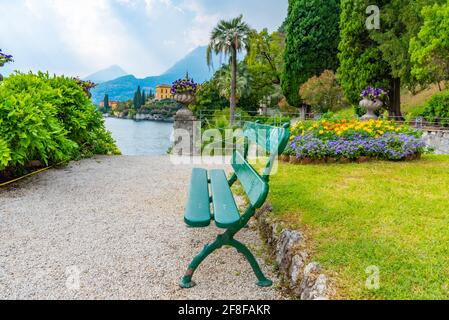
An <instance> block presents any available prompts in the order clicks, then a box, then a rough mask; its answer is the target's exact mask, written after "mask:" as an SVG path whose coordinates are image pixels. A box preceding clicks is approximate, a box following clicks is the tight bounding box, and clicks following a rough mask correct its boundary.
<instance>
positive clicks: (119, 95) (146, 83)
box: [92, 47, 220, 104]
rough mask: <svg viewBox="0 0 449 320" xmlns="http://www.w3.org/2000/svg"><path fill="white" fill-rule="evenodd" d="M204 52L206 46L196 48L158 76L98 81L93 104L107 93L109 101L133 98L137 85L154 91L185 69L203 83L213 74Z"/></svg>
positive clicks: (180, 74)
mask: <svg viewBox="0 0 449 320" xmlns="http://www.w3.org/2000/svg"><path fill="white" fill-rule="evenodd" d="M206 52H207V47H198V48H196V49H195V50H193V51H192V52H190V53H189V54H187V55H186V56H185V57H184V58H183V59H181V60H180V61H178V62H176V63H175V64H174V65H173V66H172V67H171V68H170V69H168V70H167V71H166V72H164V73H163V74H161V75H159V76H150V77H146V78H144V79H138V78H136V77H135V76H133V75H127V76H123V77H120V78H117V79H113V80H110V81H107V82H104V83H100V84H99V85H98V86H97V87H96V88H94V89H93V90H92V101H93V103H94V104H99V103H100V101H102V100H103V98H104V96H105V94H108V95H109V100H111V101H114V100H118V101H125V100H130V99H132V98H133V96H134V92H135V91H136V89H137V87H138V86H140V87H141V88H142V89H145V90H146V91H147V92H148V91H150V90H153V91H155V90H156V86H157V85H159V84H171V83H172V82H174V81H176V80H177V79H180V78H184V77H185V74H186V72H187V71H188V72H189V75H190V77H191V78H193V79H194V80H195V82H198V83H203V82H204V81H207V80H209V79H210V78H212V76H213V74H214V69H213V68H209V67H208V66H207V63H206ZM213 66H214V67H215V69H217V68H218V67H219V66H220V59H219V58H218V57H214V61H213Z"/></svg>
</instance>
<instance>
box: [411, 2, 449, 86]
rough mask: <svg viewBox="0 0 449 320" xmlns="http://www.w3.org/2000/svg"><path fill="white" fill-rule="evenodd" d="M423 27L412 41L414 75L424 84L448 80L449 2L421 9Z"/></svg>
mask: <svg viewBox="0 0 449 320" xmlns="http://www.w3.org/2000/svg"><path fill="white" fill-rule="evenodd" d="M422 16H423V19H424V23H423V26H422V27H421V30H420V31H419V33H418V35H417V36H416V37H414V38H412V39H411V41H410V54H411V60H412V63H413V68H412V74H413V75H414V76H415V77H416V78H417V79H418V80H419V81H421V82H422V83H425V84H429V83H439V82H440V81H443V80H449V1H447V2H446V3H445V4H442V5H438V4H434V5H433V6H427V7H424V8H423V9H422Z"/></svg>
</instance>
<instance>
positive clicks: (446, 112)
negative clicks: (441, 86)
mask: <svg viewBox="0 0 449 320" xmlns="http://www.w3.org/2000/svg"><path fill="white" fill-rule="evenodd" d="M423 116H424V117H425V118H426V119H427V120H429V121H435V120H439V122H440V123H441V124H442V125H445V126H448V125H449V90H446V91H443V92H439V93H436V94H435V95H433V96H432V98H431V99H430V100H429V101H428V102H427V103H426V106H425V110H424V113H423Z"/></svg>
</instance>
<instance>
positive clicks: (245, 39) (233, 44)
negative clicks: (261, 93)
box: [207, 15, 251, 125]
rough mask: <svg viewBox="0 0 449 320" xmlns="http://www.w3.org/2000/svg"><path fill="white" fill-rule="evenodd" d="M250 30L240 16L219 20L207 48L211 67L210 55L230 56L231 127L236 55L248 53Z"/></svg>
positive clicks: (208, 61)
mask: <svg viewBox="0 0 449 320" xmlns="http://www.w3.org/2000/svg"><path fill="white" fill-rule="evenodd" d="M250 32H251V28H250V27H249V26H248V24H246V23H245V22H243V16H242V15H240V16H239V17H237V18H234V19H232V20H230V21H225V20H221V21H220V22H219V23H218V25H217V26H216V27H215V28H214V30H213V31H212V35H211V38H210V43H209V46H208V48H207V63H208V65H209V66H211V65H212V55H213V54H214V53H215V54H224V55H225V56H230V65H231V89H230V92H231V94H230V99H229V101H230V113H231V119H230V122H231V125H233V124H234V123H235V109H236V87H237V54H238V53H239V52H241V51H242V50H246V51H247V52H248V51H249V33H250Z"/></svg>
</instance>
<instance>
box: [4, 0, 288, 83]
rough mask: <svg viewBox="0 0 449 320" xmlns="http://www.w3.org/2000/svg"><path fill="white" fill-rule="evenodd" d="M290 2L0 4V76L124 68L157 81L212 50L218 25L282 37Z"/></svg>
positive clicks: (51, 0)
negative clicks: (237, 24)
mask: <svg viewBox="0 0 449 320" xmlns="http://www.w3.org/2000/svg"><path fill="white" fill-rule="evenodd" d="M287 2H288V0H13V1H11V0H0V49H2V50H3V52H5V53H8V54H12V55H13V56H14V59H15V62H14V63H13V64H10V65H8V66H6V67H5V68H2V69H1V72H2V73H3V74H8V73H9V72H11V70H12V69H18V70H21V71H29V70H32V71H34V72H36V71H38V70H42V71H49V72H50V73H55V74H66V75H68V76H80V77H85V76H87V75H89V74H91V73H94V72H96V71H98V70H101V69H104V68H107V67H109V66H111V65H119V66H121V67H122V68H123V69H124V70H125V71H126V72H128V73H131V74H134V75H136V76H138V77H144V76H148V75H158V74H161V73H163V72H164V71H165V70H167V69H168V68H169V67H171V66H172V65H173V64H174V63H175V62H176V61H178V60H179V59H181V58H182V57H184V56H185V55H186V54H187V53H188V52H190V51H191V50H193V49H194V48H196V47H198V46H201V45H207V43H208V38H209V35H210V32H211V31H212V29H213V27H214V26H215V25H216V24H217V22H218V21H219V20H220V19H229V18H233V17H236V16H238V15H239V14H243V16H244V19H245V21H246V22H247V23H249V24H250V26H251V27H252V28H255V29H258V30H261V29H263V28H268V29H269V30H271V31H274V30H277V28H278V27H279V26H280V25H281V24H282V22H283V21H284V19H285V17H286V15H287V5H288V4H287Z"/></svg>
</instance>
